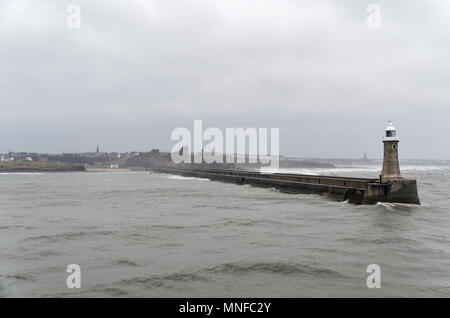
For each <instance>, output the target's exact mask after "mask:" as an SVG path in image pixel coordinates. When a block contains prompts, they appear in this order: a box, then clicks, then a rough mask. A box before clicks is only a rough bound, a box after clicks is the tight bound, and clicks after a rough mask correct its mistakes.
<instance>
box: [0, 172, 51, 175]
mask: <svg viewBox="0 0 450 318" xmlns="http://www.w3.org/2000/svg"><path fill="white" fill-rule="evenodd" d="M8 174H9V175H39V174H44V173H43V172H0V175H8Z"/></svg>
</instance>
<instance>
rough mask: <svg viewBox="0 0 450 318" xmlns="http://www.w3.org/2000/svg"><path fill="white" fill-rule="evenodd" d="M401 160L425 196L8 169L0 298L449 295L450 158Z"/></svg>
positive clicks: (0, 220)
mask: <svg viewBox="0 0 450 318" xmlns="http://www.w3.org/2000/svg"><path fill="white" fill-rule="evenodd" d="M401 168H402V175H403V176H404V177H408V178H414V179H417V180H418V190H419V195H420V199H421V202H422V205H421V206H414V205H405V204H388V203H378V204H375V205H353V204H349V203H347V202H336V201H332V200H330V199H328V198H326V197H323V196H320V195H315V194H285V193H280V192H278V191H277V190H275V189H267V188H254V187H251V186H248V185H236V184H229V183H221V182H216V181H209V180H206V179H198V178H186V177H179V176H173V175H166V174H157V173H153V174H151V173H148V172H145V171H136V172H133V171H120V172H73V173H72V172H71V173H2V174H0V238H1V239H0V297H449V296H450V211H449V207H450V194H449V192H450V166H449V165H448V164H423V163H422V164H415V165H414V164H408V165H404V164H403V165H402V167H401ZM283 171H286V172H295V173H310V174H315V175H337V176H358V177H374V178H376V177H377V176H378V175H379V173H380V165H357V166H355V165H349V166H341V167H338V168H327V169H286V170H283ZM70 264H76V265H77V266H78V268H79V269H80V271H79V276H78V277H79V278H80V280H79V281H80V286H79V287H80V288H69V285H70V284H68V282H67V281H68V278H69V276H71V275H72V274H73V273H72V272H71V270H70V268H71V267H69V271H68V266H69V265H70ZM371 264H376V266H378V267H379V271H378V273H379V282H380V284H379V286H375V287H379V288H369V287H374V285H373V284H372V285H371V284H368V280H370V281H372V282H373V280H372V278H370V277H369V276H371V275H372V274H373V272H371V271H370V268H373V267H370V265H371ZM372 266H373V265H372ZM368 269H369V271H368ZM70 287H73V285H72V286H70Z"/></svg>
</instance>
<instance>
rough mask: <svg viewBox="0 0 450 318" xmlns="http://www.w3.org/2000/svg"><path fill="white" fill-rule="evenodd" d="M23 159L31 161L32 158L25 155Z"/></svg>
mask: <svg viewBox="0 0 450 318" xmlns="http://www.w3.org/2000/svg"><path fill="white" fill-rule="evenodd" d="M25 161H33V158H31V157H25Z"/></svg>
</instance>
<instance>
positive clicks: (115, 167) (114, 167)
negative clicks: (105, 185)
mask: <svg viewBox="0 0 450 318" xmlns="http://www.w3.org/2000/svg"><path fill="white" fill-rule="evenodd" d="M109 167H110V168H111V169H118V168H119V165H116V164H114V165H110V166H109Z"/></svg>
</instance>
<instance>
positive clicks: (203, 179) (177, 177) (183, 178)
mask: <svg viewBox="0 0 450 318" xmlns="http://www.w3.org/2000/svg"><path fill="white" fill-rule="evenodd" d="M169 179H175V180H201V181H208V179H205V178H195V177H183V176H169Z"/></svg>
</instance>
